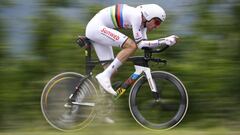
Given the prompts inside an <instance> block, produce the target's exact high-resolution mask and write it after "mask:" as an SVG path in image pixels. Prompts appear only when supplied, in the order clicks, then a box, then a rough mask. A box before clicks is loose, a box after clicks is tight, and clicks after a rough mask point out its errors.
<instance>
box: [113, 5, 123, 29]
mask: <svg viewBox="0 0 240 135" xmlns="http://www.w3.org/2000/svg"><path fill="white" fill-rule="evenodd" d="M122 12H123V4H117V5H115V6H112V7H111V12H110V13H111V18H112V22H113V24H114V26H115V28H123V13H122Z"/></svg>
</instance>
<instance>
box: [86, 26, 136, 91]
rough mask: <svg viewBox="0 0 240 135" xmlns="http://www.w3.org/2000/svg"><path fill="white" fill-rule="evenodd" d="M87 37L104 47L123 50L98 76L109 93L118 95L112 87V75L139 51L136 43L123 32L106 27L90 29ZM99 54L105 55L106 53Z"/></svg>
mask: <svg viewBox="0 0 240 135" xmlns="http://www.w3.org/2000/svg"><path fill="white" fill-rule="evenodd" d="M95 27H96V26H95ZM86 36H87V37H88V38H89V39H91V40H92V41H94V42H96V43H97V44H99V45H102V46H115V47H122V48H123V50H121V51H120V52H119V54H118V55H117V58H115V59H114V60H113V62H112V63H111V64H110V66H108V67H107V68H106V69H105V70H104V71H103V72H102V73H100V74H98V75H97V76H96V78H97V80H98V81H99V83H100V84H101V85H102V86H103V88H104V89H105V90H106V91H107V92H109V93H111V94H113V95H116V94H117V93H116V92H115V91H114V90H113V88H112V87H111V82H110V78H111V76H112V74H113V73H114V72H115V71H116V70H117V69H118V68H119V67H120V66H121V65H122V62H124V61H126V60H127V58H128V57H129V56H130V55H131V54H132V53H133V52H135V50H136V49H137V46H136V44H135V42H134V41H132V40H131V39H130V38H128V37H127V36H126V35H124V34H122V33H121V32H119V31H117V30H114V29H111V28H108V27H105V26H99V27H98V28H95V29H94V30H92V29H90V30H89V31H87V32H86ZM100 48H101V46H100ZM99 54H100V55H105V54H104V53H99ZM100 57H101V56H100Z"/></svg>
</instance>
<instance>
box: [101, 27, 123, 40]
mask: <svg viewBox="0 0 240 135" xmlns="http://www.w3.org/2000/svg"><path fill="white" fill-rule="evenodd" d="M101 33H102V34H103V35H105V36H107V37H108V38H110V39H112V40H119V38H120V37H119V36H118V35H116V34H114V33H112V32H111V31H109V30H107V29H106V28H103V29H102V30H101Z"/></svg>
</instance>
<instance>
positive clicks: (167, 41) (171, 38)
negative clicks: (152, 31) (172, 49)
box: [163, 35, 179, 46]
mask: <svg viewBox="0 0 240 135" xmlns="http://www.w3.org/2000/svg"><path fill="white" fill-rule="evenodd" d="M178 38H179V37H178V36H176V35H172V36H169V37H165V38H163V42H164V43H165V44H166V45H168V46H173V45H175V44H176V43H177V39H178Z"/></svg>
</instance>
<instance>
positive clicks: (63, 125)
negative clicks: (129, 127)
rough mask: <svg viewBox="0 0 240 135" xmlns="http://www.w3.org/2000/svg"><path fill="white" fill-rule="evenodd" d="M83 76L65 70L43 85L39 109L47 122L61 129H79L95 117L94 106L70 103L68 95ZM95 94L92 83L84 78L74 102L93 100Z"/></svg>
mask: <svg viewBox="0 0 240 135" xmlns="http://www.w3.org/2000/svg"><path fill="white" fill-rule="evenodd" d="M83 77H84V76H83V75H81V74H78V73H74V72H65V73H62V74H59V75H57V76H55V77H54V78H52V79H51V80H50V81H49V82H48V83H47V85H46V86H45V87H44V90H43V92H42V96H41V110H42V113H43V115H44V117H45V119H46V120H47V122H48V123H49V124H50V125H52V126H53V127H54V128H56V129H58V130H61V131H72V130H79V129H82V128H84V127H86V126H87V125H88V124H89V123H90V122H91V121H92V120H93V119H94V117H95V115H96V112H95V109H94V107H90V106H81V105H75V104H74V105H71V106H67V107H66V106H65V105H66V104H67V103H68V101H69V100H68V99H69V96H70V95H71V94H72V93H73V92H74V91H75V87H76V86H77V85H78V84H79V81H80V80H81V79H82V78H83ZM96 96H97V91H96V88H95V87H94V85H93V83H92V82H91V81H90V80H89V79H86V80H85V81H84V82H83V84H82V85H81V87H80V90H79V92H78V93H77V96H76V98H75V102H93V103H94V102H95V99H96Z"/></svg>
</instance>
